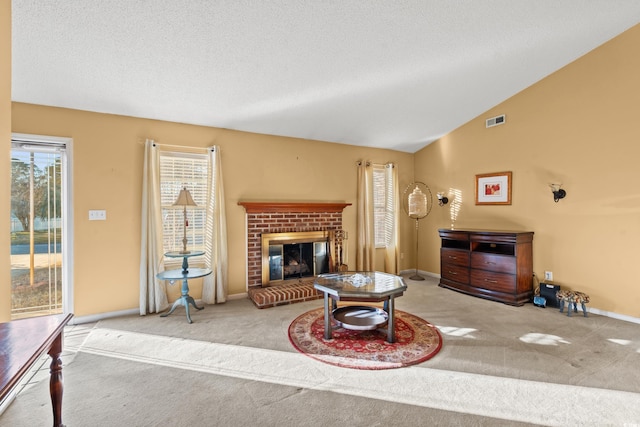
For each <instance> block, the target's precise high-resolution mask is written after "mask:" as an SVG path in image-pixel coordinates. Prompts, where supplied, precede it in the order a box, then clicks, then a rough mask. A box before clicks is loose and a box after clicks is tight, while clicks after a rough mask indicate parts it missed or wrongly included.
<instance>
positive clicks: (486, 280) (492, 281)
mask: <svg viewBox="0 0 640 427" xmlns="http://www.w3.org/2000/svg"><path fill="white" fill-rule="evenodd" d="M484 281H485V282H489V283H498V281H497V280H489V279H484Z"/></svg>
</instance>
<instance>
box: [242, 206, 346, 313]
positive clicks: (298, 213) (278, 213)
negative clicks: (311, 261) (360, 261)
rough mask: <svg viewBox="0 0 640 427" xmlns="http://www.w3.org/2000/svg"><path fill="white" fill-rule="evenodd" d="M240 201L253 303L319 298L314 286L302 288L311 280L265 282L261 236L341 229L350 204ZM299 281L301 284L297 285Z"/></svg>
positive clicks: (273, 303) (287, 301) (248, 282)
mask: <svg viewBox="0 0 640 427" xmlns="http://www.w3.org/2000/svg"><path fill="white" fill-rule="evenodd" d="M238 204H239V205H241V206H244V208H245V210H246V214H247V216H246V224H247V285H248V288H249V296H250V298H251V299H252V300H253V302H254V303H255V304H256V305H257V306H258V307H259V308H263V307H262V306H261V305H264V306H270V307H272V306H275V305H281V304H290V303H292V302H297V301H305V300H308V299H315V298H317V293H316V292H315V289H313V287H312V286H311V292H307V291H304V292H303V291H302V290H301V289H300V288H301V286H302V285H303V284H304V285H305V286H306V288H308V287H309V280H306V281H303V280H285V281H283V282H280V283H278V284H275V285H273V284H271V283H270V284H268V285H267V284H263V283H262V282H263V280H262V278H263V271H262V270H263V265H264V261H263V250H262V235H263V234H273V233H295V232H314V231H327V232H328V231H331V230H341V229H342V211H343V210H344V208H345V207H347V206H350V205H351V203H306V202H297V203H282V202H238ZM296 284H300V286H295V285H296ZM287 289H291V292H288V291H286V290H287ZM283 294H286V295H283ZM307 294H309V295H307ZM274 295H275V296H274ZM265 296H266V297H265ZM257 299H260V301H257Z"/></svg>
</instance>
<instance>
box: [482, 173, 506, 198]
mask: <svg viewBox="0 0 640 427" xmlns="http://www.w3.org/2000/svg"><path fill="white" fill-rule="evenodd" d="M510 204H511V172H498V173H484V174H481V175H476V205H510Z"/></svg>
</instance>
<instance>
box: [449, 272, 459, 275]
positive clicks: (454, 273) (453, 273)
mask: <svg viewBox="0 0 640 427" xmlns="http://www.w3.org/2000/svg"><path fill="white" fill-rule="evenodd" d="M449 274H451V275H453V276H457V275H458V273H456V272H455V271H450V272H449Z"/></svg>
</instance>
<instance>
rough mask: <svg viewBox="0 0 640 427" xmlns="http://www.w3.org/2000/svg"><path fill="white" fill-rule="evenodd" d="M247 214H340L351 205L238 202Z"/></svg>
mask: <svg viewBox="0 0 640 427" xmlns="http://www.w3.org/2000/svg"><path fill="white" fill-rule="evenodd" d="M238 204H239V205H241V206H244V208H245V210H246V211H247V213H261V212H283V213H286V212H342V211H343V210H344V208H346V207H347V206H351V203H317V202H238Z"/></svg>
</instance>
